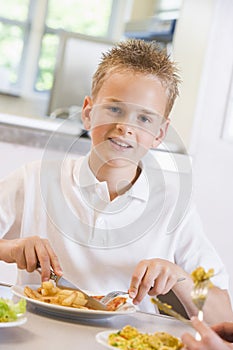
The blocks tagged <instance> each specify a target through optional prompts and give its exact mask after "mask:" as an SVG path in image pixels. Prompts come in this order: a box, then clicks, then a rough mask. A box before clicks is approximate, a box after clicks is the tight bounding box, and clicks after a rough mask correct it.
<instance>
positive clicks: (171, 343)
mask: <svg viewBox="0 0 233 350" xmlns="http://www.w3.org/2000/svg"><path fill="white" fill-rule="evenodd" d="M108 344H109V345H111V346H114V347H116V348H119V349H123V350H142V349H146V350H179V349H181V348H182V347H183V344H182V342H181V341H180V340H179V339H178V338H176V337H174V336H172V335H171V334H169V333H166V332H155V333H153V334H152V333H141V332H139V331H138V330H137V328H135V327H132V326H129V325H127V326H125V327H124V328H122V329H121V330H119V331H118V332H116V333H111V334H109V336H108Z"/></svg>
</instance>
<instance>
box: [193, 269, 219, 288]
mask: <svg viewBox="0 0 233 350" xmlns="http://www.w3.org/2000/svg"><path fill="white" fill-rule="evenodd" d="M213 275H214V269H209V270H208V271H207V272H206V271H205V269H204V268H203V267H201V266H199V267H197V268H196V269H195V270H194V271H193V272H192V273H191V277H192V280H193V283H194V284H195V285H197V284H198V283H200V282H203V281H206V280H209V279H210V278H211V277H213Z"/></svg>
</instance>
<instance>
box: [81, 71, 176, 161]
mask: <svg viewBox="0 0 233 350" xmlns="http://www.w3.org/2000/svg"><path fill="white" fill-rule="evenodd" d="M166 104H167V96H166V93H165V89H164V88H163V87H162V85H161V83H160V82H159V81H158V80H156V79H153V78H150V77H148V76H146V75H143V74H133V73H129V72H127V73H114V74H112V75H110V76H109V78H108V79H107V80H106V81H105V82H104V84H103V85H102V87H101V88H100V90H99V92H98V94H97V96H96V98H95V99H94V100H91V99H90V98H88V97H87V98H86V99H85V101H84V105H83V114H82V118H83V124H84V127H85V128H86V129H87V130H90V131H91V137H92V151H93V149H94V150H95V152H96V154H97V155H98V156H99V158H101V159H102V160H103V161H104V162H110V163H111V164H116V165H117V166H119V165H124V164H127V163H128V162H131V163H132V162H133V163H134V162H136V164H137V163H138V161H139V160H140V159H141V158H142V157H143V156H144V155H145V153H146V152H147V151H148V149H150V148H156V147H157V146H158V144H159V143H160V142H161V141H162V139H163V138H164V136H165V134H166V130H167V126H168V124H169V120H168V119H165V118H163V115H164V113H165V109H166Z"/></svg>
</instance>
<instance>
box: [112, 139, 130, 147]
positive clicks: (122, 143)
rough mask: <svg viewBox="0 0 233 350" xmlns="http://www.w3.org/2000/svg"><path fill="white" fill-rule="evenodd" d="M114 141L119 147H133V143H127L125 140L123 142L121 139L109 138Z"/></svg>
mask: <svg viewBox="0 0 233 350" xmlns="http://www.w3.org/2000/svg"><path fill="white" fill-rule="evenodd" d="M109 140H110V141H111V142H112V143H114V145H116V146H118V147H122V148H125V149H127V148H132V146H131V145H129V144H127V143H125V142H122V141H119V140H115V139H109Z"/></svg>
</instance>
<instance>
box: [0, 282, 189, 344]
mask: <svg viewBox="0 0 233 350" xmlns="http://www.w3.org/2000/svg"><path fill="white" fill-rule="evenodd" d="M2 288H3V287H0V296H1V289H2ZM4 288H6V287H4ZM26 316H27V322H26V323H25V324H23V325H21V326H17V327H9V328H0V350H8V349H9V350H14V349H17V350H21V349H22V350H32V349H33V350H37V349H38V350H39V349H40V350H50V349H54V350H63V349H69V350H72V349H80V350H86V349H88V350H89V349H90V350H101V349H102V350H103V349H105V347H104V346H103V345H101V344H98V343H97V341H96V339H95V337H96V334H97V333H99V332H102V331H106V330H111V329H120V328H122V327H124V326H125V325H127V324H129V325H131V326H134V327H137V328H138V329H139V330H140V331H144V332H155V331H165V332H168V333H170V334H172V335H174V336H178V337H179V336H181V334H183V333H184V332H186V331H188V332H190V333H193V329H192V328H191V327H189V326H188V325H185V324H183V323H181V322H179V321H177V320H175V319H173V318H171V317H167V316H162V315H156V314H148V313H142V312H135V313H132V314H127V315H118V316H114V317H111V318H108V319H92V320H91V319H77V318H74V317H72V318H71V317H70V316H69V318H68V317H67V316H66V317H60V316H59V317H58V316H57V315H55V314H48V313H44V311H42V310H41V309H40V308H36V309H35V307H34V306H33V305H32V304H28V305H27V313H26Z"/></svg>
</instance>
